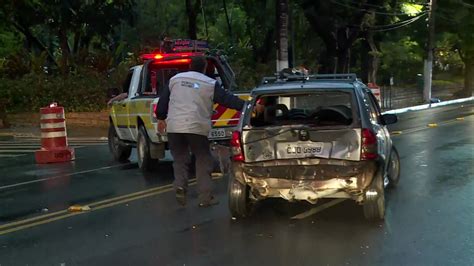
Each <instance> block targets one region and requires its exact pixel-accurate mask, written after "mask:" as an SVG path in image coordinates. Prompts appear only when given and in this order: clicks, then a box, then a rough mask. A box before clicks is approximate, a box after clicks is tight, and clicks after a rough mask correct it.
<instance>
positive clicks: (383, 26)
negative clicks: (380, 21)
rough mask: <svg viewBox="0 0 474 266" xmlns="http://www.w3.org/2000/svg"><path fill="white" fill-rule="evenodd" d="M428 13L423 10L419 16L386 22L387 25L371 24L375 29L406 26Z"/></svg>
mask: <svg viewBox="0 0 474 266" xmlns="http://www.w3.org/2000/svg"><path fill="white" fill-rule="evenodd" d="M426 14H427V12H423V13H421V14H419V15H418V16H416V17H413V18H410V19H406V20H402V21H399V22H396V23H392V24H386V25H375V26H371V27H370V28H371V29H373V30H378V29H381V30H383V29H385V28H392V27H399V26H406V25H409V24H411V23H413V22H415V21H417V20H419V19H420V18H422V17H423V16H425V15H426Z"/></svg>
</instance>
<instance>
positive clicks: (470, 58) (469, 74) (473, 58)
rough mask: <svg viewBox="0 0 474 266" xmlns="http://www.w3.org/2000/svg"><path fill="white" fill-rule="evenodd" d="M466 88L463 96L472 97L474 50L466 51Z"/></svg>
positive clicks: (473, 86)
mask: <svg viewBox="0 0 474 266" xmlns="http://www.w3.org/2000/svg"><path fill="white" fill-rule="evenodd" d="M464 66H465V67H464V89H463V90H462V96H463V97H471V96H472V95H473V92H474V52H472V54H468V53H466V55H465V60H464Z"/></svg>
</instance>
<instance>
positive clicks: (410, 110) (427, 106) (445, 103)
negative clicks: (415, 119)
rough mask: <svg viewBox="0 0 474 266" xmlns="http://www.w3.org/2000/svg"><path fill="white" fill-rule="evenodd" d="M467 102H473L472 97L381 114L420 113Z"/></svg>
mask: <svg viewBox="0 0 474 266" xmlns="http://www.w3.org/2000/svg"><path fill="white" fill-rule="evenodd" d="M469 101H474V96H473V97H468V98H462V99H456V100H450V101H444V102H440V103H427V104H422V105H415V106H410V107H405V108H400V109H393V110H390V111H386V112H383V113H382V114H401V113H406V112H412V111H420V110H425V109H430V108H435V107H440V106H445V105H451V104H456V103H464V102H469Z"/></svg>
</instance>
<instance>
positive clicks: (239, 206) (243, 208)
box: [228, 174, 252, 218]
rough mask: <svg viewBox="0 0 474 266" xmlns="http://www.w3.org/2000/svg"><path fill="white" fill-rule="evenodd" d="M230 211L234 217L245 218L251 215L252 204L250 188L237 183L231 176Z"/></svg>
mask: <svg viewBox="0 0 474 266" xmlns="http://www.w3.org/2000/svg"><path fill="white" fill-rule="evenodd" d="M228 193H229V210H230V213H231V214H232V216H233V217H236V218H245V217H248V216H249V215H250V211H251V207H252V205H251V202H250V198H249V186H247V185H244V184H242V183H240V182H239V181H237V180H236V179H235V177H234V176H233V175H232V174H231V176H230V180H229V192H228Z"/></svg>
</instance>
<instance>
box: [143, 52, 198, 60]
mask: <svg viewBox="0 0 474 266" xmlns="http://www.w3.org/2000/svg"><path fill="white" fill-rule="evenodd" d="M191 56H204V53H202V52H184V53H170V54H143V55H142V56H141V58H142V60H152V59H154V60H163V59H166V58H179V57H191Z"/></svg>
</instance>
